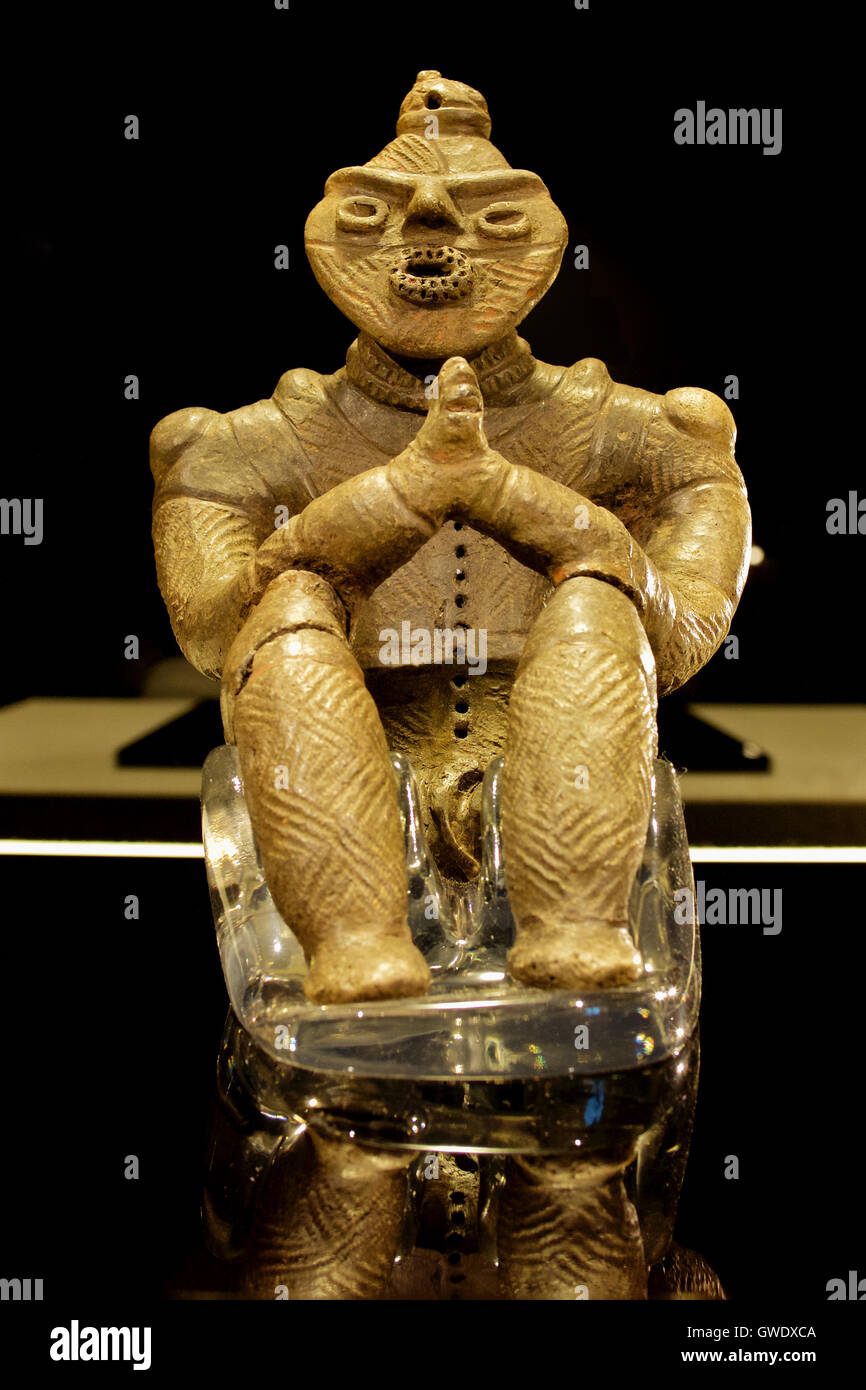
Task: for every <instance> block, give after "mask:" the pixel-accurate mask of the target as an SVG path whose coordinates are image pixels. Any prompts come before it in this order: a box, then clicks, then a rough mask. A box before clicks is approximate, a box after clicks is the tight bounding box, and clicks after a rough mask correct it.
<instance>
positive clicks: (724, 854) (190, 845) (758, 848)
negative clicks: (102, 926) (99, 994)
mask: <svg viewBox="0 0 866 1390" xmlns="http://www.w3.org/2000/svg"><path fill="white" fill-rule="evenodd" d="M690 853H691V857H692V863H693V864H866V845H692V847H691V851H690ZM5 854H8V855H12V854H30V855H38V856H45V857H46V858H50V857H54V856H57V855H60V856H67V857H72V858H79V859H203V858H204V846H203V845H201V844H198V843H194V842H192V841H189V842H174V843H173V842H170V841H164V840H3V839H0V855H5Z"/></svg>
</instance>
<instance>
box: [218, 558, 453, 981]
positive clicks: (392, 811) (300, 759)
mask: <svg viewBox="0 0 866 1390" xmlns="http://www.w3.org/2000/svg"><path fill="white" fill-rule="evenodd" d="M284 578H285V576H284ZM285 588H286V589H287V590H290V589H291V581H290V580H289V581H288V582H287V584H286V585H285ZM287 612H290V615H291V629H290V630H289V631H285V630H284V631H277V632H276V633H275V634H274V635H271V636H269V637H268V638H267V640H265V641H264V642H263V644H262V645H260V646H259V647H258V649H257V650H256V651H255V655H254V656H253V659H252V664H251V667H250V670H249V675H248V676H247V678H246V680H245V682H244V684H243V686H242V688H241V690H240V692H239V694H238V695H237V696H236V697H235V699H234V705H233V721H234V731H235V737H236V740H237V746H238V753H239V756H240V762H241V769H242V772H243V776H244V788H245V793H246V798H247V804H248V806H249V812H250V819H251V821H252V824H253V829H254V830H255V833H256V839H257V840H258V844H259V848H260V850H261V855H262V863H263V866H264V870H265V876H266V878H267V882H268V885H269V887H270V889H271V893H272V894H273V898H274V901H275V903H276V905H277V907H278V909H279V911H280V913H281V914H282V916H283V917H284V918H285V920H286V922H287V923H288V924H289V926H290V927H291V928H292V930H293V931H294V932H295V934H296V935H297V937H298V939H299V940H300V942H301V944H302V945H303V947H304V951H305V953H306V955H307V959H308V961H309V962H310V966H311V968H310V972H309V975H308V977H307V982H306V985H305V989H306V992H307V994H308V996H309V997H310V998H311V999H313V1000H315V1001H316V1002H317V1003H331V1002H337V1001H341V1000H342V1001H345V1000H356V999H374V998H382V997H402V996H404V995H411V994H419V993H424V991H425V990H426V989H427V986H428V984H429V972H428V970H427V966H426V964H425V963H424V960H423V957H422V956H421V955H420V953H419V952H418V951H417V950H416V949H415V947H414V946H413V944H412V940H411V936H410V932H409V926H408V921H407V913H406V904H407V884H406V860H405V851H404V845H403V832H402V827H401V824H400V814H399V810H398V805H397V794H396V787H395V780H394V773H393V771H392V767H391V761H390V755H389V750H388V744H387V741H386V739H385V734H384V731H383V729H382V725H381V722H380V720H379V716H378V713H377V711H376V707H375V705H374V703H373V700H372V698H371V696H370V695H369V693H368V691H367V689H366V687H365V685H364V678H363V674H362V672H361V670H360V668H359V666H358V664H357V662H356V661H355V658H354V657H353V655H352V653H351V651H350V650H349V647H348V644H347V641H346V638H345V636H344V635H343V634H342V632H341V631H340V630H339V629H338V627H337V626H336V625H335V623H334V618H333V611H332V610H331V609H329V608H328V607H327V606H326V605H325V604H322V603H320V601H319V598H318V597H317V596H316V594H314V593H312V594H311V593H304V592H299V591H298V590H297V589H296V591H295V592H294V593H293V594H292V595H291V600H290V602H287ZM253 621H255V615H254V618H253ZM277 626H279V624H277ZM287 626H288V624H287ZM242 640H243V634H241V641H242Z"/></svg>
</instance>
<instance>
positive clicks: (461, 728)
mask: <svg viewBox="0 0 866 1390" xmlns="http://www.w3.org/2000/svg"><path fill="white" fill-rule="evenodd" d="M454 530H455V531H462V530H463V522H462V521H455V523H454ZM454 554H455V555H456V556H457V559H458V560H462V559H463V556H464V555H465V554H466V546H465V545H458V546H456V547H455V550H454ZM454 577H455V579H456V581H457V583H458V584H462V583H463V580H464V579H465V578H466V571H465V570H463V569H460V568H458V570H457V572H456V574H455V576H454ZM454 602H455V603H456V605H457V607H458V608H463V607H464V605H465V603H466V595H465V594H457V595H456V596H455V599H454ZM451 684H452V685H454V686H455V687H456V688H457V689H458V690H460V689H462V687H463V686H464V685H465V684H466V677H465V676H455V677H454V680H453V681H452V682H451ZM454 709H455V711H456V713H457V714H468V713H469V701H468V700H466V699H464V698H461V699H458V700H457V702H456V703H455V705H454ZM468 733H469V725H468V724H457V725H455V727H454V737H455V738H466V737H467V735H468Z"/></svg>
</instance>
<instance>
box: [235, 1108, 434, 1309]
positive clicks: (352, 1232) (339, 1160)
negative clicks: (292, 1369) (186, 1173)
mask: <svg viewBox="0 0 866 1390" xmlns="http://www.w3.org/2000/svg"><path fill="white" fill-rule="evenodd" d="M414 1158H415V1155H414V1154H413V1153H400V1152H397V1151H394V1150H391V1151H388V1150H385V1149H375V1148H364V1147H362V1146H361V1145H359V1144H354V1143H352V1142H350V1141H345V1140H336V1139H323V1138H322V1137H321V1136H319V1135H317V1134H313V1133H312V1132H311V1131H309V1130H308V1131H307V1134H306V1135H305V1136H304V1138H303V1139H302V1140H301V1141H300V1142H299V1143H296V1144H294V1145H292V1146H291V1148H289V1149H287V1150H286V1152H285V1153H278V1154H277V1155H276V1157H275V1159H274V1161H273V1163H272V1164H271V1167H270V1169H269V1172H268V1174H267V1177H266V1179H265V1180H264V1184H263V1189H262V1191H261V1193H260V1194H259V1197H258V1200H257V1205H256V1217H255V1222H254V1225H253V1232H252V1240H251V1248H250V1252H249V1255H248V1257H247V1260H246V1264H245V1270H244V1290H245V1292H246V1295H247V1297H250V1298H268V1299H272V1298H286V1297H288V1298H290V1299H294V1298H300V1299H320V1298H321V1299H372V1298H378V1297H379V1296H380V1295H381V1294H382V1292H383V1290H384V1288H385V1285H386V1284H387V1282H388V1279H389V1277H390V1275H391V1272H392V1269H393V1265H394V1257H395V1255H396V1254H397V1246H398V1241H399V1237H400V1232H401V1229H402V1222H403V1213H404V1208H405V1205H406V1194H407V1182H406V1170H407V1169H408V1167H409V1164H410V1163H411V1162H412V1161H413V1160H414Z"/></svg>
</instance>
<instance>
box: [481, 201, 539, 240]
mask: <svg viewBox="0 0 866 1390" xmlns="http://www.w3.org/2000/svg"><path fill="white" fill-rule="evenodd" d="M476 226H477V227H478V230H479V232H480V233H481V235H482V236H492V237H500V238H501V239H502V240H504V241H513V240H514V238H515V237H519V236H526V235H527V233H528V231H529V218H528V217H527V215H526V213H525V212H524V211H523V209H522V208H521V207H520V206H519V204H517V203H491V204H490V206H489V207H486V208H485V209H484V211H483V212H479V214H478V217H477V218H476Z"/></svg>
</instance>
